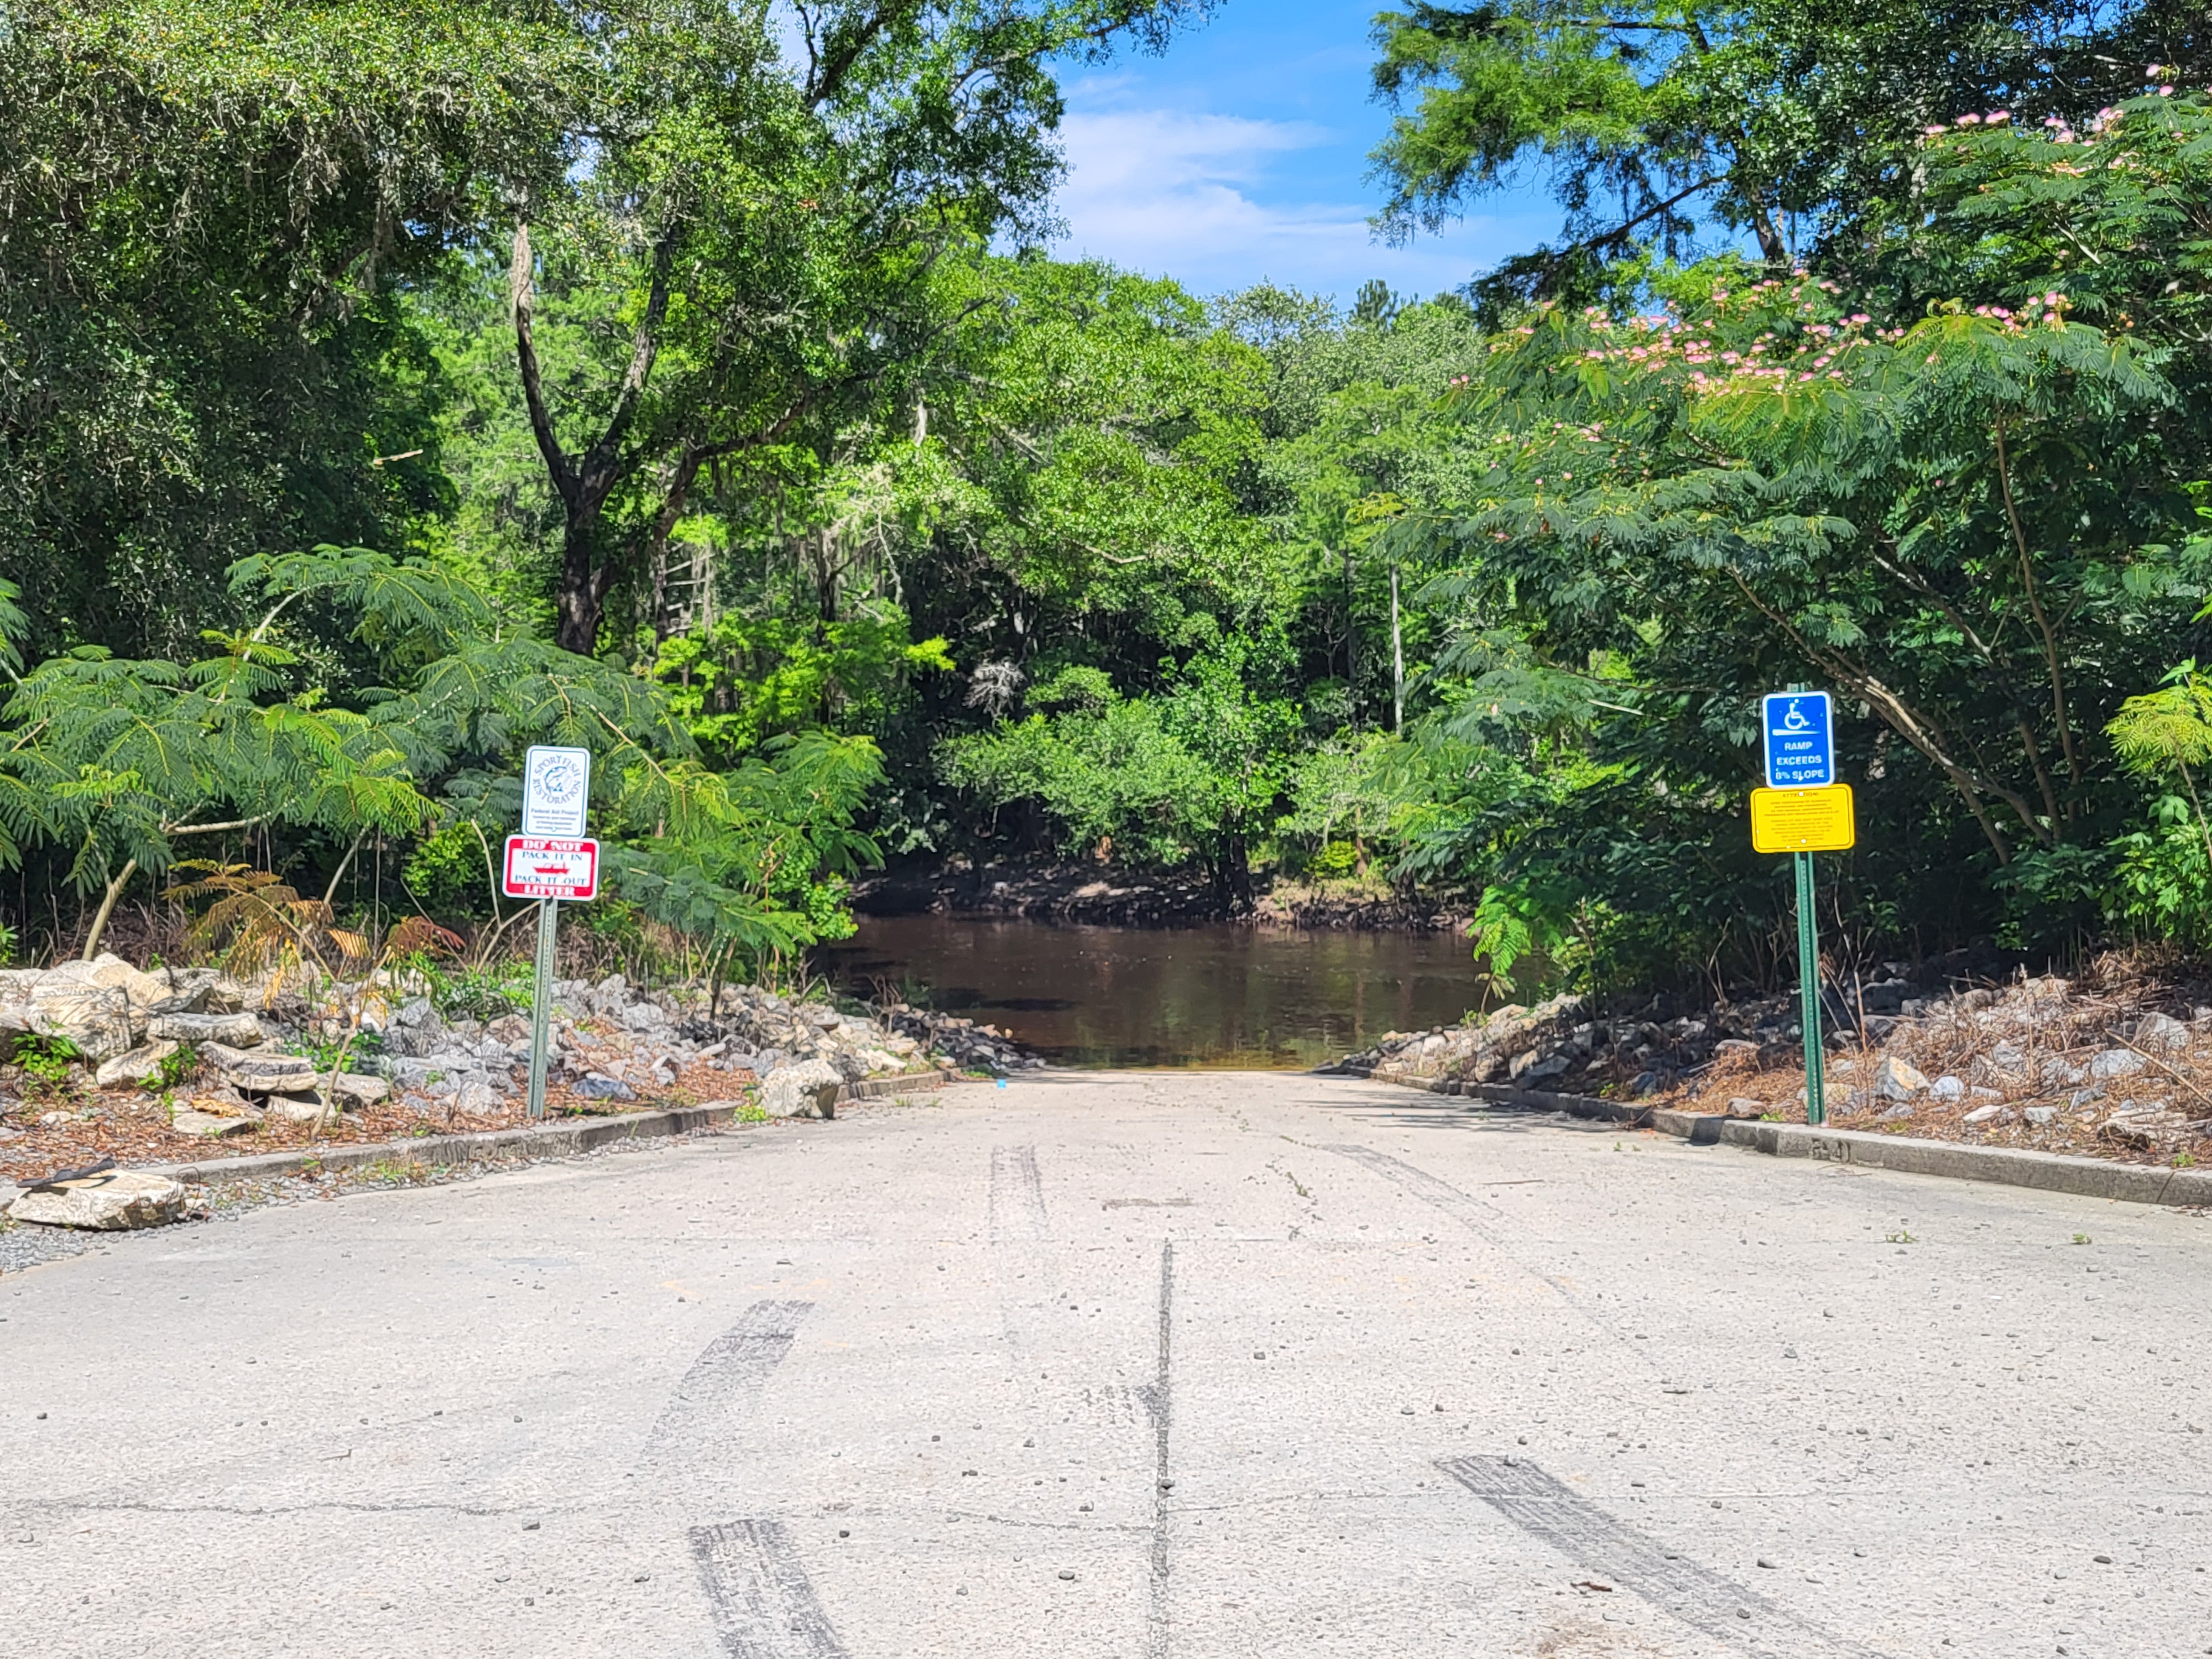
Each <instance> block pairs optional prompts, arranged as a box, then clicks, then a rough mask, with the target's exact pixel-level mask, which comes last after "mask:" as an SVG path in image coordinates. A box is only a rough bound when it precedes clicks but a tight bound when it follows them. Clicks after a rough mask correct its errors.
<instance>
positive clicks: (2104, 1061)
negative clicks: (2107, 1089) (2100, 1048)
mask: <svg viewBox="0 0 2212 1659" xmlns="http://www.w3.org/2000/svg"><path fill="white" fill-rule="evenodd" d="M2145 1063H2146V1062H2145V1061H2144V1060H2143V1057H2142V1055H2141V1054H2137V1053H2136V1052H2135V1050H2134V1049H2132V1048H2107V1049H2106V1050H2105V1051H2104V1052H2103V1053H2101V1054H2092V1055H2091V1056H2090V1057H2089V1075H2090V1076H2091V1077H2093V1078H2095V1079H2097V1080H2098V1081H2099V1082H2100V1083H2108V1082H2110V1081H2111V1080H2112V1079H2114V1078H2120V1077H2133V1076H2134V1075H2135V1074H2136V1073H2137V1072H2140V1071H2142V1069H2143V1066H2144V1065H2145Z"/></svg>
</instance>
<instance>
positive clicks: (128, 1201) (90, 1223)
mask: <svg viewBox="0 0 2212 1659" xmlns="http://www.w3.org/2000/svg"><path fill="white" fill-rule="evenodd" d="M8 1213H9V1216H10V1217H12V1218H14V1219H15V1220H17V1221H31V1222H36V1223H38V1224H39V1225H40V1226H44V1227H82V1228H88V1229H91V1230H93V1231H99V1232H123V1231H129V1230H131V1229H135V1228H139V1227H159V1226H161V1225H165V1224H166V1223H168V1222H172V1221H181V1220H182V1219H184V1214H185V1184H184V1182H181V1181H172V1180H170V1179H169V1178H168V1177H167V1176H157V1175H148V1174H146V1173H144V1172H143V1171H142V1170H104V1171H102V1172H101V1173H100V1174H99V1175H96V1176H85V1177H84V1178H83V1179H82V1180H80V1181H70V1182H62V1183H61V1184H60V1185H58V1186H55V1187H34V1188H31V1189H30V1190H29V1191H27V1192H25V1193H23V1194H21V1195H20V1196H19V1197H18V1198H17V1199H16V1200H15V1202H14V1203H12V1204H10V1205H9V1206H8Z"/></svg>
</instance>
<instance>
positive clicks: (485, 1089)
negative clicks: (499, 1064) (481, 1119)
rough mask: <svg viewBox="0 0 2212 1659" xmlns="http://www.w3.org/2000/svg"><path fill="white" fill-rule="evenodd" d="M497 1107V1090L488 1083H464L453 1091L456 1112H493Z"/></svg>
mask: <svg viewBox="0 0 2212 1659" xmlns="http://www.w3.org/2000/svg"><path fill="white" fill-rule="evenodd" d="M499 1108H500V1097H499V1095H498V1092H497V1091H495V1090H494V1089H493V1088H492V1086H491V1085H489V1084H488V1083H464V1084H463V1085H461V1086H460V1087H459V1089H457V1090H455V1091H453V1109H454V1110H455V1111H457V1112H476V1113H483V1112H495V1111H497V1110H498V1109H499Z"/></svg>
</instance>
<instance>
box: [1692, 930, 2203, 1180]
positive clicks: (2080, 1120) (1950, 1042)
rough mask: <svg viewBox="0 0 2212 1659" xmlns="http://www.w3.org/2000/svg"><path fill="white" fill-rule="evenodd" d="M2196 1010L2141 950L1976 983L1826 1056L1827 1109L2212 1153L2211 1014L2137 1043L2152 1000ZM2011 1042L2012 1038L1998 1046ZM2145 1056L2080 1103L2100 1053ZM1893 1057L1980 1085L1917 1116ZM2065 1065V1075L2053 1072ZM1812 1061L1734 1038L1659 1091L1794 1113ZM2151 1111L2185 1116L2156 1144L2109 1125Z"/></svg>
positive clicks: (1934, 1134)
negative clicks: (1898, 1100)
mask: <svg viewBox="0 0 2212 1659" xmlns="http://www.w3.org/2000/svg"><path fill="white" fill-rule="evenodd" d="M2154 1012H2156V1013H2163V1014H2166V1015H2169V1016H2170V1017H2172V1018H2178V1019H2179V1020H2181V1021H2183V1022H2185V1023H2186V1022H2188V1021H2189V1020H2190V1019H2191V1014H2192V1012H2193V1009H2192V1007H2191V1003H2190V1001H2189V1000H2188V999H2187V997H2186V996H2185V994H2183V988H2182V987H2177V986H2176V985H2175V983H2174V981H2173V980H2172V978H2171V977H2170V976H2168V975H2164V974H2161V973H2160V972H2159V971H2158V967H2157V964H2154V963H2147V962H2146V961H2145V960H2144V959H2143V958H2142V957H2133V956H2123V955H2119V954H2113V955H2110V956H2106V957H2100V958H2099V959H2097V960H2096V961H2094V962H2093V963H2090V964H2089V965H2088V967H2087V969H2085V970H2084V971H2083V972H2082V973H2081V975H2080V976H2079V977H2077V978H2076V979H2075V980H2074V981H2070V982H2069V981H2065V980H2063V979H2057V978H2055V977H2052V978H2045V979H2036V980H2030V979H2025V978H2023V979H2019V980H2015V981H2014V982H2013V983H2011V984H2009V985H2006V986H2002V987H1999V986H1981V987H1972V988H1971V989H1969V990H1966V992H1964V993H1962V994H1960V995H1957V996H1955V997H1953V998H1950V999H1947V1000H1942V1001H1939V1002H1937V1003H1936V1005H1935V1006H1933V1007H1932V1008H1930V1009H1929V1011H1928V1012H1925V1013H1923V1014H1922V1015H1920V1016H1918V1017H1917V1018H1905V1019H1900V1020H1899V1021H1898V1022H1897V1024H1895V1026H1894V1027H1893V1029H1892V1030H1890V1031H1889V1032H1888V1034H1887V1036H1886V1037H1884V1038H1883V1039H1882V1040H1881V1041H1879V1042H1863V1041H1857V1040H1855V1041H1853V1042H1851V1043H1850V1046H1849V1047H1847V1048H1844V1049H1843V1050H1841V1051H1840V1052H1838V1051H1837V1050H1836V1049H1834V1048H1831V1050H1830V1054H1829V1059H1828V1064H1827V1088H1826V1096H1827V1105H1828V1121H1829V1123H1830V1124H1831V1125H1832V1126H1833V1127H1838V1128H1846V1129H1866V1130H1872V1131H1874V1132H1875V1133H1883V1134H1897V1135H1906V1136H1912V1137H1915V1138H1918V1139H1938V1140H1954V1141H1961V1142H1965V1143H1967V1144H1969V1145H1974V1146H2018V1147H2026V1148H2029V1149H2032V1150H2034V1151H2037V1152H2066V1153H2071V1154H2075V1155H2077V1156H2082V1157H2091V1158H2108V1159H2112V1160H2114V1161H2116V1162H2122V1163H2129V1164H2161V1165H2162V1164H2175V1163H2178V1162H2194V1163H2197V1164H2212V1024H2191V1025H2190V1026H2189V1029H2188V1031H2187V1034H2186V1040H2185V1042H2178V1043H2177V1044H2176V1045H2175V1046H2174V1047H2172V1048H2166V1047H2163V1046H2160V1045H2156V1044H2152V1043H2148V1042H2146V1043H2142V1044H2138V1043H2137V1042H2136V1041H2135V1040H2134V1039H2133V1038H2132V1037H2131V1036H2130V1035H2129V1033H2130V1032H2132V1031H2133V1030H2134V1029H2135V1026H2136V1022H2137V1021H2139V1020H2141V1019H2142V1018H2143V1017H2144V1016H2145V1015H2147V1014H2150V1013H2154ZM2001 1045H2008V1047H2005V1048H2003V1049H2002V1052H2000V1046H2001ZM2115 1048H2119V1049H2126V1050H2129V1051H2130V1052H2132V1053H2134V1054H2137V1055H2139V1056H2140V1057H2141V1058H2142V1061H2143V1064H2142V1068H2141V1069H2140V1070H2138V1071H2136V1072H2135V1073H2132V1074H2131V1075H2129V1076H2125V1077H2119V1078H2113V1079H2102V1080H2101V1081H2102V1084H2103V1090H2104V1092H2103V1093H2102V1095H2100V1096H2099V1097H2095V1098H2093V1099H2087V1100H2084V1101H2082V1102H2081V1103H2080V1104H2078V1105H2077V1104H2075V1103H2074V1097H2075V1094H2076V1093H2077V1092H2079V1091H2081V1090H2084V1089H2087V1088H2088V1087H2089V1086H2091V1085H2092V1084H2093V1083H2095V1082H2098V1081H2100V1079H2091V1078H2088V1077H2086V1076H2082V1077H2081V1078H2080V1079H2079V1080H2078V1081H2075V1080H2072V1076H2073V1074H2074V1073H2081V1072H2084V1071H2086V1068H2087V1065H2088V1062H2089V1060H2091V1058H2092V1057H2093V1056H2094V1055H2096V1054H2100V1053H2103V1052H2105V1051H2106V1050H2109V1049H2115ZM1885 1056H1889V1057H1893V1058H1895V1059H1898V1060H1903V1061H1904V1062H1905V1063H1906V1064H1908V1065H1910V1066H1912V1067H1914V1068H1915V1069H1916V1070H1917V1071H1919V1072H1920V1073H1922V1074H1923V1075H1924V1076H1926V1077H1927V1078H1928V1079H1929V1080H1930V1081H1931V1082H1932V1081H1933V1080H1934V1079H1937V1078H1942V1077H1946V1076H1948V1077H1956V1078H1959V1079H1962V1080H1963V1081H1965V1082H1966V1084H1967V1085H1969V1091H1968V1092H1967V1094H1966V1096H1965V1097H1962V1098H1960V1099H1958V1100H1954V1101H1945V1100H1939V1099H1937V1098H1936V1097H1934V1096H1933V1095H1932V1094H1922V1095H1920V1096H1918V1097H1915V1098H1914V1099H1913V1100H1912V1101H1911V1108H1912V1112H1911V1116H1909V1117H1901V1118H1891V1117H1888V1116H1887V1115H1886V1114H1887V1112H1888V1111H1889V1110H1890V1109H1892V1107H1893V1105H1894V1104H1895V1103H1894V1102H1892V1101H1890V1100H1887V1099H1882V1098H1879V1097H1875V1094H1874V1081H1875V1071H1876V1068H1877V1067H1878V1066H1880V1064H1881V1060H1882V1059H1883V1058H1884V1057H1885ZM2060 1068H2063V1072H2062V1073H2061V1075H2058V1076H2052V1075H2050V1073H2052V1072H2054V1071H2059V1070H2060ZM1804 1086H1805V1071H1804V1062H1803V1059H1802V1054H1801V1053H1799V1052H1798V1051H1797V1050H1796V1049H1794V1048H1785V1049H1771V1048H1770V1049H1769V1050H1767V1051H1765V1053H1763V1054H1750V1053H1747V1052H1743V1051H1740V1050H1739V1051H1732V1052H1729V1053H1727V1054H1722V1055H1720V1056H1718V1057H1717V1059H1715V1060H1714V1061H1713V1062H1712V1063H1711V1065H1709V1066H1705V1068H1703V1069H1702V1070H1701V1071H1699V1073H1696V1074H1695V1075H1693V1076H1686V1077H1685V1078H1684V1079H1682V1081H1681V1083H1680V1085H1678V1086H1677V1087H1675V1088H1674V1089H1673V1090H1671V1091H1668V1093H1666V1094H1665V1095H1663V1096H1662V1097H1658V1099H1657V1101H1656V1103H1658V1104H1662V1105H1665V1106H1670V1107H1674V1108H1677V1109H1690V1110H1696V1111H1709V1112H1710V1111H1726V1110H1729V1109H1731V1103H1737V1104H1735V1106H1734V1108H1733V1109H1735V1111H1736V1112H1737V1113H1738V1114H1739V1115H1747V1106H1746V1105H1745V1104H1743V1103H1757V1104H1758V1105H1759V1106H1761V1107H1764V1108H1765V1109H1766V1111H1767V1112H1768V1113H1771V1115H1774V1116H1777V1117H1779V1118H1781V1119H1782V1120H1784V1121H1789V1122H1796V1123H1802V1122H1803V1121H1805V1107H1804V1103H1803V1099H1802V1095H1803V1090H1804ZM2129 1103H2132V1105H2133V1106H2134V1107H2135V1108H2136V1109H2137V1110H2140V1111H2148V1110H2151V1109H2157V1108H2164V1109H2166V1110H2167V1111H2168V1112H2169V1113H2170V1114H2171V1115H2172V1117H2174V1118H2176V1119H2179V1120H2185V1121H2186V1127H2180V1126H2179V1125H2176V1126H2174V1127H2172V1129H2171V1131H2170V1132H2169V1133H2168V1134H2167V1135H2166V1136H2164V1137H2162V1138H2161V1139H2160V1141H2159V1143H2158V1144H2157V1145H2156V1146H2153V1147H2149V1148H2145V1147H2142V1146H2131V1145H2129V1144H2127V1143H2126V1142H2125V1141H2124V1140H2123V1139H2119V1138H2118V1137H2116V1136H2115V1135H2114V1134H2113V1133H2111V1132H2110V1131H2107V1130H2106V1129H2105V1127H2104V1126H2106V1124H2107V1123H2109V1122H2110V1121H2112V1118H2113V1117H2114V1116H2115V1115H2117V1114H2118V1113H2119V1112H2120V1110H2121V1109H2122V1108H2123V1107H2124V1105H2127V1104H2129ZM1990 1104H2001V1105H2003V1106H2005V1107H2008V1108H2009V1109H2011V1116H2012V1121H2002V1120H1992V1121H1985V1122H1982V1123H1973V1124H1970V1123H1967V1122H1966V1121H1965V1119H1966V1115H1967V1114H1968V1113H1969V1112H1972V1111H1974V1110H1976V1109H1978V1108H1981V1107H1984V1106H1988V1105H1990ZM2031 1106H2041V1107H2051V1108H2054V1109H2056V1115H2055V1116H2054V1117H2053V1118H2052V1120H2051V1122H2050V1123H2048V1124H2047V1125H2037V1124H2032V1123H2030V1122H2028V1121H2027V1119H2026V1116H2025V1112H2026V1110H2027V1108H2029V1107H2031Z"/></svg>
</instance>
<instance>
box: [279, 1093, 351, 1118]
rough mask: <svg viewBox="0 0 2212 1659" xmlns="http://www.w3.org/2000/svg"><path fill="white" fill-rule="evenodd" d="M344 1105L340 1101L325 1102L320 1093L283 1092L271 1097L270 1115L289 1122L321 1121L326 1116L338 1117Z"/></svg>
mask: <svg viewBox="0 0 2212 1659" xmlns="http://www.w3.org/2000/svg"><path fill="white" fill-rule="evenodd" d="M268 1110H269V1115H270V1116H271V1117H278V1118H282V1119H283V1120H284V1121H285V1122H287V1123H320V1122H322V1121H324V1120H325V1119H326V1118H332V1119H334V1118H336V1117H337V1115H338V1114H339V1113H340V1112H342V1111H343V1110H344V1106H343V1104H342V1103H338V1102H331V1103H328V1104H325V1102H324V1100H323V1097H321V1096H320V1095H313V1094H281V1095H271V1096H270V1097H269V1107H268Z"/></svg>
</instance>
